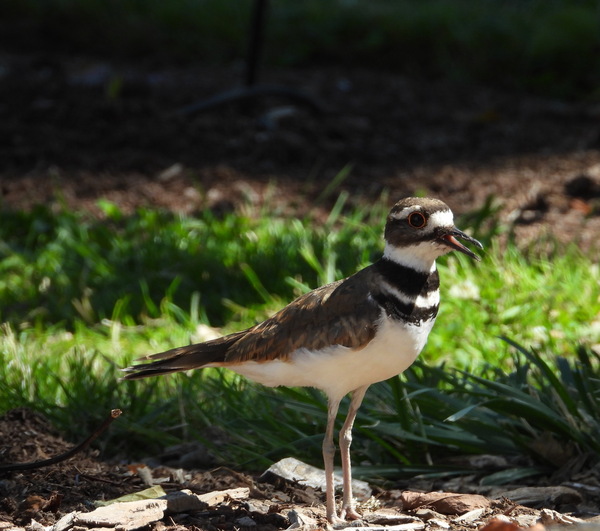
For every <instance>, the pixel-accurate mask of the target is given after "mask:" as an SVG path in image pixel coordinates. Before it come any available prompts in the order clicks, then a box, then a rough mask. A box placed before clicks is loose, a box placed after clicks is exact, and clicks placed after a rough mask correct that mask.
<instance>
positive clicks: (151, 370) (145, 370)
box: [123, 333, 241, 380]
mask: <svg viewBox="0 0 600 531" xmlns="http://www.w3.org/2000/svg"><path fill="white" fill-rule="evenodd" d="M240 337H241V334H240V333H237V334H231V335H229V336H225V337H221V338H219V339H215V340H212V341H207V342H205V343H198V344H195V345H188V346H186V347H177V348H173V349H171V350H166V351H165V352H159V353H158V354H151V355H148V356H143V357H141V358H139V359H138V360H136V361H146V360H151V361H150V363H140V364H137V365H132V366H131V367H126V368H125V369H123V372H126V373H127V374H126V375H125V376H124V377H123V379H124V380H139V379H141V378H147V377H149V376H159V375H161V374H170V373H173V372H181V371H187V370H190V369H201V368H202V367H205V366H206V365H210V364H212V363H222V362H224V361H225V359H226V356H227V351H228V350H229V348H231V346H232V345H233V344H234V343H235V342H236V341H237V340H238V339H239V338H240Z"/></svg>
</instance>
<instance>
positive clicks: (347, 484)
mask: <svg viewBox="0 0 600 531" xmlns="http://www.w3.org/2000/svg"><path fill="white" fill-rule="evenodd" d="M368 387H369V386H368V385H366V386H364V387H359V388H358V389H356V390H354V391H353V392H352V400H351V402H350V408H349V409H348V416H347V417H346V421H345V422H344V425H343V426H342V429H341V431H340V453H341V454H342V473H343V478H344V483H343V486H344V497H343V499H342V512H341V514H340V516H341V518H342V519H348V520H358V519H359V518H360V515H359V514H358V513H357V512H356V510H355V509H354V498H353V496H352V464H351V462H350V445H351V444H352V426H353V425H354V419H355V418H356V413H357V411H358V408H359V407H360V404H361V403H362V401H363V398H364V396H365V393H366V391H367V388H368Z"/></svg>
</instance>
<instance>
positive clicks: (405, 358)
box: [228, 319, 434, 399]
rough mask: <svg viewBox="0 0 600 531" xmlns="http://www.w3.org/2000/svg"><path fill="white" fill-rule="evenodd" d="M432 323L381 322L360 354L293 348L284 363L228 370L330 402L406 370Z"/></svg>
mask: <svg viewBox="0 0 600 531" xmlns="http://www.w3.org/2000/svg"><path fill="white" fill-rule="evenodd" d="M433 323H434V320H433V319H432V320H431V321H429V322H427V323H423V324H421V326H414V325H403V324H400V323H398V322H397V321H393V320H391V319H385V320H384V322H383V324H382V325H381V326H379V328H378V330H377V335H376V336H375V338H374V339H373V340H372V341H371V342H370V343H369V344H368V345H367V346H366V347H365V348H363V349H361V350H352V349H350V348H348V347H342V346H335V347H329V348H326V349H323V350H319V351H309V350H306V349H298V350H297V351H295V352H294V353H293V354H292V355H291V356H290V358H289V359H288V360H287V361H280V360H272V361H267V362H256V361H247V362H244V363H240V364H238V365H229V366H228V368H229V369H231V370H233V371H235V372H237V373H239V374H242V375H243V376H246V377H247V378H249V379H251V380H254V381H256V382H259V383H261V384H263V385H266V386H269V387H277V386H280V385H284V386H287V387H316V388H318V389H321V390H323V391H324V392H325V393H326V394H327V395H328V396H329V397H330V398H334V399H335V398H342V397H343V396H344V395H346V394H347V393H349V392H350V391H353V390H354V389H358V388H359V387H363V386H365V385H370V384H372V383H375V382H380V381H382V380H387V379H388V378H391V377H392V376H396V375H397V374H400V373H401V372H403V371H404V370H406V369H407V368H408V367H409V366H410V365H411V364H412V363H413V362H414V361H415V359H416V358H417V356H418V355H419V353H420V352H421V350H422V349H423V347H424V346H425V343H426V341H427V336H428V335H429V332H430V331H431V328H432V326H433Z"/></svg>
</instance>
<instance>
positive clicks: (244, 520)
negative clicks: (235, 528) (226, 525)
mask: <svg viewBox="0 0 600 531" xmlns="http://www.w3.org/2000/svg"><path fill="white" fill-rule="evenodd" d="M235 523H236V524H237V525H239V526H240V527H256V522H255V521H254V520H252V518H250V517H249V516H242V517H241V518H238V519H237V520H236V521H235Z"/></svg>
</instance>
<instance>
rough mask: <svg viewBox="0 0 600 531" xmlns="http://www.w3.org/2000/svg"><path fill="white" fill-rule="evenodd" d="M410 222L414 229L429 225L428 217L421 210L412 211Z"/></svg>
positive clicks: (409, 217)
mask: <svg viewBox="0 0 600 531" xmlns="http://www.w3.org/2000/svg"><path fill="white" fill-rule="evenodd" d="M408 224H409V225H410V226H411V227H412V228H413V229H422V228H423V227H424V226H425V225H427V218H426V217H425V216H424V215H423V214H421V212H412V213H411V214H409V216H408Z"/></svg>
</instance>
